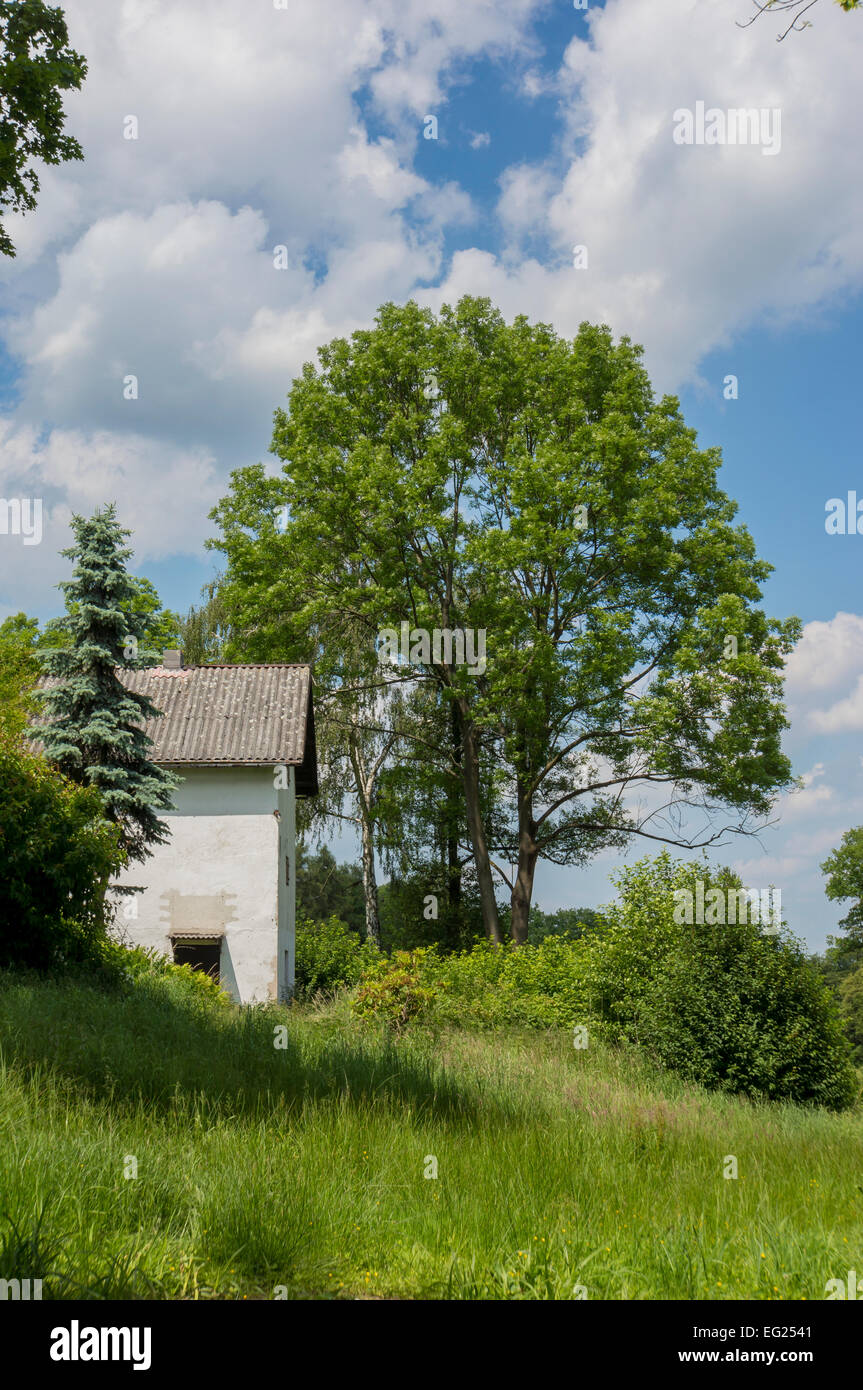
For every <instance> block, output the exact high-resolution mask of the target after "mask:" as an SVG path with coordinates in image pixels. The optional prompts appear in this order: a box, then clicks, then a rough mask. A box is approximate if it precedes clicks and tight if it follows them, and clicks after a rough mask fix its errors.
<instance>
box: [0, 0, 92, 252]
mask: <svg viewBox="0 0 863 1390" xmlns="http://www.w3.org/2000/svg"><path fill="white" fill-rule="evenodd" d="M86 75H87V64H86V62H85V61H84V59H83V58H82V57H81V54H80V53H76V52H75V50H74V49H73V48H70V47H69V34H68V31H67V29H66V20H65V18H64V16H63V11H62V10H61V9H60V8H59V7H58V6H55V5H46V4H45V3H44V0H0V214H2V213H3V211H4V210H6V209H8V210H11V211H12V212H29V211H31V210H32V209H33V208H35V206H36V194H37V193H38V192H39V176H38V174H37V173H36V170H35V169H34V168H33V161H34V160H41V161H42V162H43V163H45V164H62V163H64V162H65V161H66V160H69V159H83V158H84V156H83V154H82V152H81V146H80V145H79V144H78V141H77V140H75V139H74V138H73V137H72V136H71V135H64V134H63V125H64V122H65V113H64V111H63V93H64V92H68V91H73V90H75V89H77V88H80V86H81V83H82V82H83V80H84V78H85V77H86ZM0 254H2V255H4V256H14V255H15V247H14V246H13V244H12V239H11V237H10V236H9V234H8V232H6V231H4V229H3V227H2V226H0Z"/></svg>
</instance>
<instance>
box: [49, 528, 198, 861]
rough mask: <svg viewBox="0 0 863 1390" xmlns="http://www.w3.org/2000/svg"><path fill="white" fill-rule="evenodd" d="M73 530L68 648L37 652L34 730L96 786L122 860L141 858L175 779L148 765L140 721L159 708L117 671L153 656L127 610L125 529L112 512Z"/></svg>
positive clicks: (158, 839) (158, 827)
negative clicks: (39, 676)
mask: <svg viewBox="0 0 863 1390" xmlns="http://www.w3.org/2000/svg"><path fill="white" fill-rule="evenodd" d="M72 530H73V533H74V537H75V543H74V545H72V546H71V547H70V548H69V549H68V550H64V551H63V554H64V555H65V556H67V557H68V558H69V559H71V560H74V561H75V569H74V571H73V578H72V579H71V580H67V581H64V582H63V583H62V584H61V585H60V588H61V589H62V590H63V592H64V595H65V598H66V605H67V618H66V622H67V626H68V632H69V634H70V637H71V645H70V646H68V647H58V648H56V649H54V650H51V651H48V652H46V653H45V655H44V658H43V662H44V669H45V672H46V674H47V675H49V676H51V677H54V678H55V681H54V683H53V684H51V685H50V686H49V687H48V688H47V689H45V690H43V691H40V695H39V699H40V703H41V706H42V711H43V713H42V720H41V722H40V723H39V724H38V725H37V726H36V727H35V728H34V729H33V731H32V732H33V734H34V736H35V737H37V738H39V739H40V740H41V742H42V745H43V748H44V751H45V756H46V757H47V758H48V759H49V760H50V761H51V762H52V763H53V764H54V765H55V766H56V767H58V768H59V769H60V771H61V772H63V773H65V775H66V776H67V777H69V778H70V779H71V780H72V781H74V782H77V783H78V784H80V785H84V786H93V787H96V788H97V789H98V791H99V792H100V793H101V796H102V800H103V804H104V808H105V816H106V819H108V820H109V821H112V822H114V823H115V824H117V825H119V827H120V829H121V836H122V842H123V845H124V848H125V849H126V851H127V853H128V856H129V858H130V859H137V860H143V859H146V858H147V857H148V856H149V854H150V853H151V851H150V849H149V846H150V845H152V844H161V843H164V841H165V840H167V838H168V829H167V826H166V825H165V822H164V821H161V820H159V819H158V817H157V815H156V808H161V809H164V810H167V809H168V808H169V807H170V805H171V791H172V790H173V789H174V787H176V786H177V785H178V779H177V778H176V777H175V776H174V775H173V774H172V773H168V772H165V771H164V770H163V769H162V768H160V767H157V766H156V764H155V763H153V762H151V761H150V759H149V757H148V750H149V747H150V741H149V739H148V738H147V737H146V735H145V734H144V731H143V729H142V728H141V723H142V721H143V720H144V719H145V718H147V717H148V716H151V715H154V714H157V713H158V711H157V710H156V708H155V706H154V705H153V704H152V702H151V701H150V700H148V699H147V698H146V697H145V696H143V695H138V694H136V693H134V692H132V691H130V690H127V689H126V687H125V686H124V685H123V683H122V681H121V680H120V679H119V678H118V676H117V668H118V667H120V666H127V667H132V668H135V667H146V666H152V665H154V664H157V663H158V656H157V654H156V653H154V652H151V651H147V650H146V649H145V648H144V647H143V639H144V635H145V632H146V619H145V618H144V617H143V616H142V615H141V614H140V613H139V612H136V611H135V609H134V599H135V596H136V594H138V593H139V589H138V587H137V586H136V584H135V581H134V580H133V579H132V577H131V576H130V575H129V574H128V573H127V570H126V565H125V562H126V560H127V559H128V558H129V556H130V554H131V551H130V550H128V549H127V548H126V547H125V546H124V545H123V538H124V537H125V536H128V535H129V532H128V531H125V530H123V529H122V528H121V527H120V525H119V524H118V522H117V520H116V515H115V508H114V506H113V505H111V506H108V507H105V508H103V509H102V510H99V511H96V512H95V513H94V515H93V516H92V517H90V518H85V517H80V516H75V517H73V519H72Z"/></svg>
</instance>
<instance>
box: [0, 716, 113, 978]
mask: <svg viewBox="0 0 863 1390" xmlns="http://www.w3.org/2000/svg"><path fill="white" fill-rule="evenodd" d="M0 862H2V866H3V868H2V874H0V966H5V967H10V966H11V967H25V968H28V969H33V970H40V971H47V970H49V969H52V970H56V969H60V968H63V967H67V966H86V965H91V964H92V965H96V964H100V965H101V964H102V963H104V959H105V952H106V950H107V941H108V937H107V932H108V927H109V926H110V924H111V920H112V915H113V910H112V908H111V905H110V903H109V901H108V900H107V899H106V890H107V887H108V884H109V881H110V879H111V878H112V876H113V875H114V874H116V873H117V872H118V871H119V869H120V868H121V867H122V866H123V864H124V863H125V855H124V853H123V850H122V848H121V846H120V842H119V832H118V830H117V827H116V826H114V825H111V824H109V823H108V822H107V821H105V820H104V819H103V807H102V802H101V798H100V797H99V794H98V792H97V791H96V790H95V789H94V788H92V787H78V786H76V785H75V784H74V783H72V782H69V781H67V779H66V778H65V777H63V776H62V775H61V774H60V773H59V772H57V771H55V769H54V768H52V767H51V766H50V764H49V763H47V762H46V761H45V759H43V758H40V757H37V756H36V755H35V754H33V753H30V752H28V751H26V750H24V749H22V748H20V747H17V746H14V745H13V744H12V743H11V742H10V741H8V740H2V739H0Z"/></svg>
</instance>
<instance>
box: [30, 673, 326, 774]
mask: <svg viewBox="0 0 863 1390" xmlns="http://www.w3.org/2000/svg"><path fill="white" fill-rule="evenodd" d="M117 675H118V677H119V679H120V680H121V681H122V682H123V684H124V685H125V686H126V688H127V689H128V690H131V691H134V692H135V693H137V694H140V695H146V696H147V697H148V699H150V700H152V702H153V704H154V705H155V706H156V709H158V710H160V711H161V713H160V714H159V716H158V717H156V718H153V719H147V720H146V721H145V722H144V732H145V733H146V734H147V736H148V738H150V739H152V742H153V747H152V749H151V751H150V757H151V758H152V760H153V762H155V763H162V764H166V765H171V766H182V765H184V764H190V763H195V764H198V765H201V764H204V765H208V766H213V765H227V766H235V765H243V764H245V765H252V766H261V765H265V764H269V765H272V764H274V763H286V764H288V765H291V766H295V767H301V769H302V772H303V777H302V778H300V776H298V778H297V783H298V790H301V791H303V790H304V791H312V792H314V791H317V757H316V751H315V745H314V737H315V732H314V713H313V710H312V700H311V670H310V668H309V667H308V666H305V665H302V666H301V665H287V664H285V665H276V664H269V663H268V664H266V665H264V664H261V665H227V664H223V665H214V666H184V667H181V668H180V669H179V670H170V669H168V668H167V667H165V666H153V667H148V668H147V669H145V670H142V671H131V670H128V669H126V668H122V667H121V668H118V670H117ZM39 684H40V685H42V686H47V685H53V684H55V680H54V679H52V678H50V677H49V678H43V680H41V681H40V682H39ZM301 781H302V783H303V785H302V786H301V785H300V783H301Z"/></svg>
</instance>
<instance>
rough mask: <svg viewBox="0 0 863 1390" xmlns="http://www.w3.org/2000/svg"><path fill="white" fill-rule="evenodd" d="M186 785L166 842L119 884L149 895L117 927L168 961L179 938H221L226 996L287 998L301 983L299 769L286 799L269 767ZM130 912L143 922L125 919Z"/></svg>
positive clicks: (225, 772)
mask: <svg viewBox="0 0 863 1390" xmlns="http://www.w3.org/2000/svg"><path fill="white" fill-rule="evenodd" d="M175 770H176V769H175ZM180 775H181V776H182V777H183V782H182V785H181V786H180V787H179V788H178V789H177V791H176V793H175V795H174V810H173V811H172V812H163V813H162V815H163V818H164V819H165V821H166V822H167V824H168V826H169V828H170V831H171V838H170V840H169V842H168V843H167V844H165V845H160V846H156V847H155V849H154V852H153V855H152V857H151V858H150V859H148V860H147V861H146V862H145V863H144V864H134V865H132V866H130V867H129V868H127V869H126V870H125V871H124V873H123V874H122V875H121V876H120V878H119V880H118V881H119V882H120V883H129V884H138V885H141V886H142V887H143V888H144V892H143V893H139V894H136V895H135V897H134V899H133V900H132V906H131V909H130V908H129V907H125V906H124V908H123V909H122V910H121V912H120V914H119V917H118V923H119V925H120V926H121V928H122V930H123V932H124V934H125V936H126V938H127V939H128V940H129V941H130V942H131V943H132V944H134V945H140V946H152V947H155V948H156V949H157V950H159V951H163V952H164V953H165V954H166V955H169V956H170V955H171V954H172V941H171V933H172V932H173V933H182V932H184V931H193V930H206V931H211V932H224V936H223V940H222V947H221V960H220V975H221V982H222V985H223V986H224V988H225V989H227V990H228V991H229V992H230V993H231V994H232V995H233V997H234V998H235V999H237V1000H238V1001H239V1002H241V1003H255V1002H260V1001H263V1000H266V999H273V998H276V997H280V998H284V997H285V996H286V993H288V992H289V991H290V989H291V988H292V987H293V978H294V923H295V883H294V879H295V873H296V859H295V854H296V851H295V841H296V834H295V794H294V776H293V769H292V768H289V769H288V780H289V786H288V787H287V788H285V789H280V790H277V789H276V787H275V785H274V774H273V769H272V768H271V767H264V768H248V767H240V768H204V767H201V768H192V769H184V770H183V771H182V772H181V773H180ZM276 812H278V815H276V814H275V813H276ZM286 860H287V861H288V867H287V872H286V864H285V861H286ZM286 879H287V880H289V881H287V882H286ZM130 910H131V911H133V912H134V913H136V915H135V916H131V917H127V915H126V914H127V913H128V912H129V911H130Z"/></svg>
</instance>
